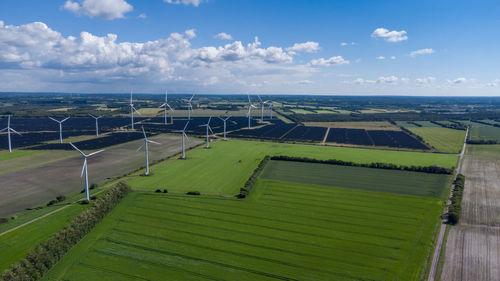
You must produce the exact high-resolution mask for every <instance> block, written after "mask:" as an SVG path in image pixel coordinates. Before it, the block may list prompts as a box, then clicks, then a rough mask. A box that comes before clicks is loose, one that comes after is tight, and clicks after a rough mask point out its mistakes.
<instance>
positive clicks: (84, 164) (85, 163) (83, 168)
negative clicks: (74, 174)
mask: <svg viewBox="0 0 500 281" xmlns="http://www.w3.org/2000/svg"><path fill="white" fill-rule="evenodd" d="M86 166H87V158H85V160H84V161H83V166H82V173H81V175H80V178H81V177H83V172H85V167H86Z"/></svg>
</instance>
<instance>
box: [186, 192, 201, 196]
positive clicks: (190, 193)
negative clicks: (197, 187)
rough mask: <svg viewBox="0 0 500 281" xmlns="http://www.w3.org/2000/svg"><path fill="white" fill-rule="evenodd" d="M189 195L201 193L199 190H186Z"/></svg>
mask: <svg viewBox="0 0 500 281" xmlns="http://www.w3.org/2000/svg"><path fill="white" fill-rule="evenodd" d="M186 194H187V195H200V194H201V193H200V192H199V191H188V192H186Z"/></svg>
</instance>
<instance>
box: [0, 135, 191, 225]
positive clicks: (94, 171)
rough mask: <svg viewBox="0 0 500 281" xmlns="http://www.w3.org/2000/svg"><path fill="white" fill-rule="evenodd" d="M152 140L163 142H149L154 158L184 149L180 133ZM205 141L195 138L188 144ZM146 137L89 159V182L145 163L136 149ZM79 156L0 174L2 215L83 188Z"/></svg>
mask: <svg viewBox="0 0 500 281" xmlns="http://www.w3.org/2000/svg"><path fill="white" fill-rule="evenodd" d="M151 140H155V141H157V142H160V143H161V145H154V144H153V145H149V149H150V154H149V156H150V161H153V160H158V159H162V158H165V157H168V156H170V155H172V154H175V153H178V152H180V149H181V140H180V137H178V136H172V135H160V136H155V137H152V138H151ZM199 143H201V140H199V139H195V138H193V139H192V142H191V143H188V145H190V146H193V145H196V144H199ZM141 144H142V140H138V141H132V142H129V143H126V144H123V145H119V146H116V147H112V148H109V149H107V150H106V151H104V152H102V153H100V154H97V155H95V156H92V157H90V158H89V159H88V170H89V182H90V183H94V182H95V183H98V182H102V181H104V180H106V179H107V178H113V177H116V176H119V175H122V174H125V173H127V172H129V171H131V170H134V169H136V168H138V167H141V166H144V151H143V150H141V151H139V152H136V150H137V148H138V147H139V146H140V145H141ZM74 153H75V157H72V158H69V159H63V160H60V161H55V162H52V163H47V164H43V165H41V166H38V167H31V168H27V169H22V170H18V171H15V172H12V173H7V174H3V175H0V182H1V183H2V184H1V186H0V217H4V216H8V215H11V214H13V213H16V212H19V211H22V210H24V209H26V208H28V207H33V206H36V205H38V204H41V203H43V202H47V201H49V200H51V199H53V198H55V197H56V196H58V195H64V194H68V193H70V192H74V191H76V190H80V189H82V188H83V179H81V178H80V173H81V169H82V165H83V160H82V157H81V156H80V155H79V154H78V152H76V151H74ZM153 172H154V171H153Z"/></svg>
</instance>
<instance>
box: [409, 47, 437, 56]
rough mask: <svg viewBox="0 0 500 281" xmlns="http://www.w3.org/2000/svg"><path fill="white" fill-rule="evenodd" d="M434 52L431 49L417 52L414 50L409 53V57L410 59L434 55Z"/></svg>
mask: <svg viewBox="0 0 500 281" xmlns="http://www.w3.org/2000/svg"><path fill="white" fill-rule="evenodd" d="M434 53H435V51H434V49H432V48H425V49H419V50H415V51H413V52H411V53H410V56H411V57H412V58H414V57H416V56H418V55H430V54H434Z"/></svg>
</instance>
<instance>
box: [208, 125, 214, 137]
mask: <svg viewBox="0 0 500 281" xmlns="http://www.w3.org/2000/svg"><path fill="white" fill-rule="evenodd" d="M208 129H209V130H210V132H212V135H215V134H214V131H212V128H211V127H210V126H208Z"/></svg>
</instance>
